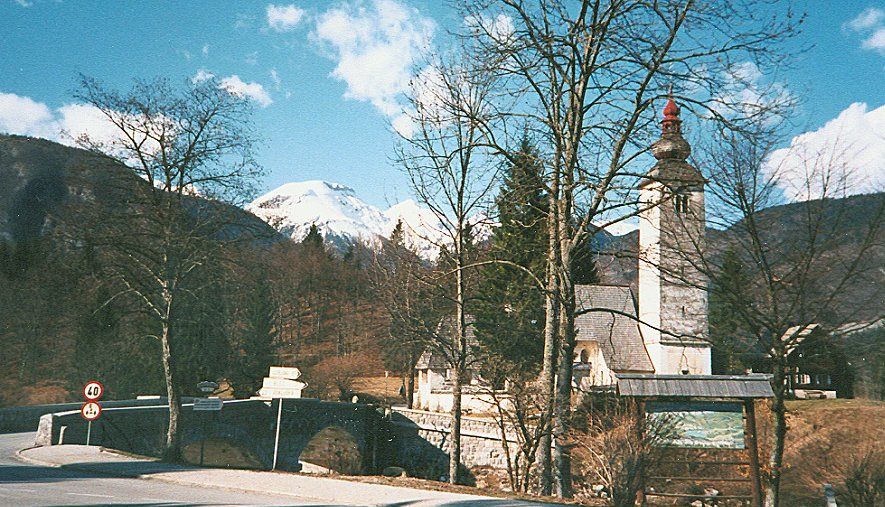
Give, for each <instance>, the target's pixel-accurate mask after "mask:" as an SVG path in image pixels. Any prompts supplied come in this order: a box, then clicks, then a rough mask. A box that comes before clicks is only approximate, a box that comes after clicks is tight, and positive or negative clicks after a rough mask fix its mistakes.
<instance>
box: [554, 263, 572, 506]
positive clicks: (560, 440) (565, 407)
mask: <svg viewBox="0 0 885 507" xmlns="http://www.w3.org/2000/svg"><path fill="white" fill-rule="evenodd" d="M568 278H569V277H567V276H566V277H564V279H563V280H560V289H561V291H562V294H561V298H562V303H561V305H560V313H559V364H558V370H557V375H556V403H555V405H554V413H553V437H554V439H555V442H554V443H555V445H554V447H553V463H554V467H553V469H554V485H555V490H556V496H558V497H560V498H571V496H572V472H571V470H572V468H571V451H570V449H569V446H568V444H567V440H568V432H569V423H570V418H571V396H572V362H573V359H574V352H575V340H574V337H575V331H574V324H575V322H574V315H575V313H574V303H575V292H574V287H571V282H570V280H568Z"/></svg>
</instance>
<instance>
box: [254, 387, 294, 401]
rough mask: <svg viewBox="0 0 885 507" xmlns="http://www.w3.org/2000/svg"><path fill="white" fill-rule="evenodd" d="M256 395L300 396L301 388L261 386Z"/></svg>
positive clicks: (265, 396) (264, 396) (268, 396)
mask: <svg viewBox="0 0 885 507" xmlns="http://www.w3.org/2000/svg"><path fill="white" fill-rule="evenodd" d="M258 396H261V397H262V398H300V397H301V389H284V388H268V387H262V388H261V390H260V391H258Z"/></svg>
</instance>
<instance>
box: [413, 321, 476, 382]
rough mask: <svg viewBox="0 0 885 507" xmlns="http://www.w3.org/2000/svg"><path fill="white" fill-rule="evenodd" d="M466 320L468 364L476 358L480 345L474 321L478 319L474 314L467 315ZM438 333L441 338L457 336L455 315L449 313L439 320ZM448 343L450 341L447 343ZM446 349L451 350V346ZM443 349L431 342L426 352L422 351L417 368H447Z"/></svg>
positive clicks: (416, 364)
mask: <svg viewBox="0 0 885 507" xmlns="http://www.w3.org/2000/svg"><path fill="white" fill-rule="evenodd" d="M464 320H465V322H466V323H467V336H466V338H467V364H468V365H469V364H471V363H473V362H474V360H475V359H476V354H475V353H474V351H475V350H477V348H478V347H479V342H478V341H477V339H476V332H475V329H474V325H473V323H474V321H475V320H476V319H475V318H474V317H473V316H472V315H465V316H464ZM436 334H437V335H438V336H439V338H440V339H445V337H454V336H455V317H454V316H453V315H449V316H446V317H443V318H442V319H441V320H440V321H439V326H437V328H436ZM446 344H447V345H448V342H447V343H446ZM444 350H451V346H448V347H446V348H445V349H444ZM444 350H443V349H442V347H441V346H440V345H436V344H431V345H429V346H428V347H427V348H425V349H424V352H422V353H421V357H419V358H418V361H417V362H416V363H415V368H416V369H418V370H424V369H428V368H429V369H432V370H445V369H447V368H448V367H449V366H448V364H449V363H448V360H447V358H446V355H447V354H446V352H445V351H444Z"/></svg>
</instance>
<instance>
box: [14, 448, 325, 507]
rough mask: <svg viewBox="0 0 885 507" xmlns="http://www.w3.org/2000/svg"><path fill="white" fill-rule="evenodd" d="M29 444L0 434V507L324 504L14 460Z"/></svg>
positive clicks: (322, 503) (289, 497)
mask: <svg viewBox="0 0 885 507" xmlns="http://www.w3.org/2000/svg"><path fill="white" fill-rule="evenodd" d="M33 442H34V433H33V432H28V433H10V434H5V435H0V506H4V507H5V506H22V507H25V506H40V507H48V506H56V505H139V506H172V505H212V506H222V505H328V504H326V503H324V502H317V501H316V500H311V499H307V498H304V499H302V498H297V497H293V496H274V495H259V494H255V493H246V492H238V491H229V490H224V489H218V488H205V487H192V486H183V485H178V484H172V483H168V482H162V481H157V480H145V479H127V478H119V477H110V476H108V475H105V474H99V473H92V472H82V471H77V470H70V469H65V468H53V467H44V466H38V465H33V464H30V463H27V462H24V461H21V460H20V459H18V458H17V457H16V455H15V453H16V452H17V451H18V450H20V449H23V448H26V447H30V446H31V445H33ZM330 507H331V506H330Z"/></svg>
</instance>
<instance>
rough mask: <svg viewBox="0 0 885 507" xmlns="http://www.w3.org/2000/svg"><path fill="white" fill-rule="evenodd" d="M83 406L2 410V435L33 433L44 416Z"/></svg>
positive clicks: (127, 403) (129, 403)
mask: <svg viewBox="0 0 885 507" xmlns="http://www.w3.org/2000/svg"><path fill="white" fill-rule="evenodd" d="M184 401H185V402H190V401H191V398H185V399H184ZM163 403H166V398H155V399H145V400H113V401H102V402H101V405H102V407H105V408H109V407H139V406H150V405H161V404H163ZM81 405H83V402H76V403H56V404H52V405H31V406H25V407H8V408H0V433H18V432H22V431H33V430H34V428H36V427H37V425H38V424H39V422H40V417H41V416H43V415H44V414H51V413H53V412H68V411H72V410H80V406H81Z"/></svg>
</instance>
